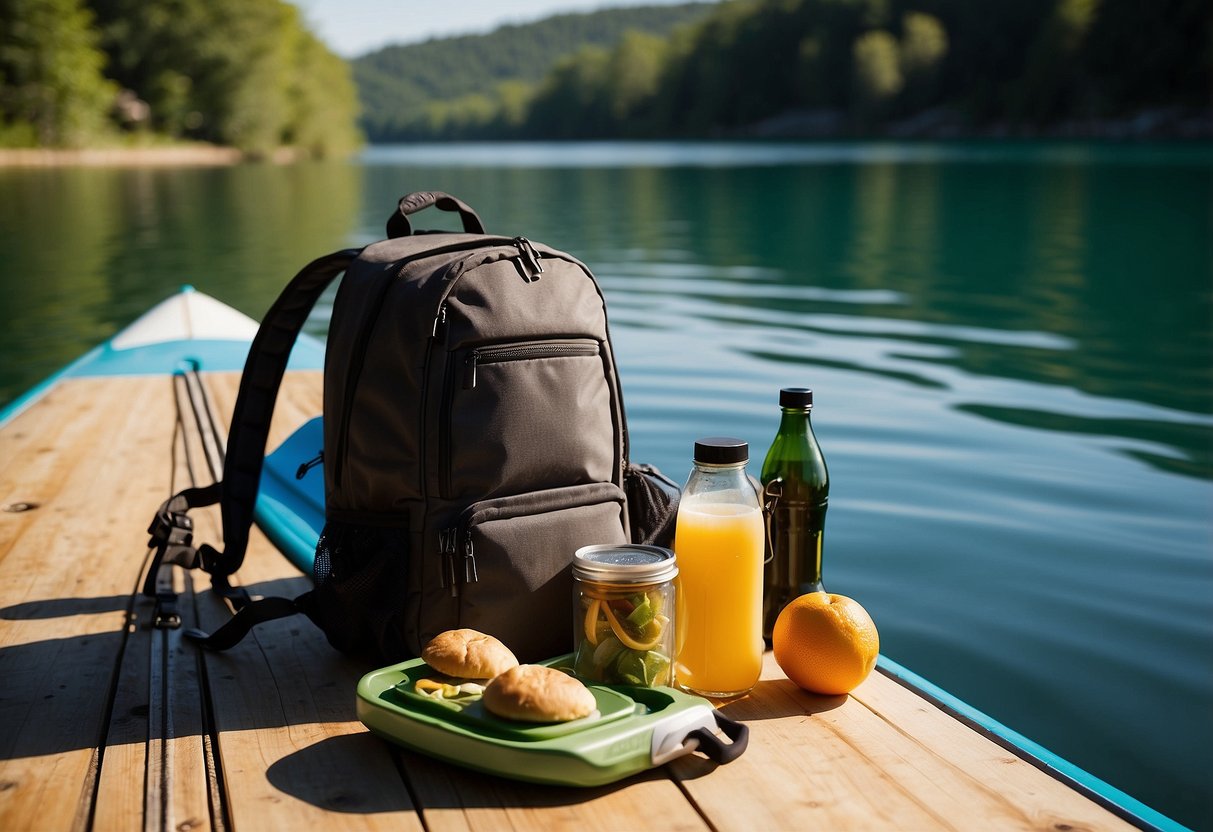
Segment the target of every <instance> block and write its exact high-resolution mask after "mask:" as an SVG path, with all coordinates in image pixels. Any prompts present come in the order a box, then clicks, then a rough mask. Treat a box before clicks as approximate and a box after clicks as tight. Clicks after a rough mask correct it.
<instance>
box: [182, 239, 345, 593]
mask: <svg viewBox="0 0 1213 832" xmlns="http://www.w3.org/2000/svg"><path fill="white" fill-rule="evenodd" d="M360 251H361V249H345V250H343V251H338V252H334V253H333V254H329V255H327V256H325V257H321V258H319V259H318V260H313V261H312V262H311V263H309V264H308V265H306V266H304V267H303V269H302V270H301V271H300V272H299V274H297V275H295V277H294V278H292V279H291V282H290V283H288V284H287V285H286V288H285V289H283V290H282V294H280V295H279V296H278V299H277V300H276V301H274V305H273V306H271V307H270V310H269V312H267V313H266V314H265V318H264V319H263V320H262V322H261V328H260V329H259V330H257V335H256V337H255V338H253V344H252V346H251V347H249V352H248V359H247V360H246V361H245V364H244V374H243V375H242V376H241V378H240V390H239V392H238V393H237V394H236V405H235V407H234V408H233V409H232V422H231V427H230V428H229V432H228V438H227V455H226V457H225V458H224V462H223V484H222V495H221V499H220V509H221V511H222V513H223V541H224V546H223V551H222V552H216V551H214V550H211V551H212V552H214V554H213V556H212V557H211V558H210V562H209V563H208V562H207V558H205V557H204V558H202V561H203V562H202V563H201V564H200V565H201V566H202V567H203V568H204V569H205V570H206V571H208V572H210V573H211V574H213V575H219V576H224V575H231V574H232V573H233V572H235V571H236V570H237V569H239V568H240V564H241V563H242V562H243V561H244V552H245V550H246V549H247V548H248V538H249V529H250V528H251V527H252V525H253V508H254V505H255V503H256V501H257V489H258V487H259V486H260V483H261V469H262V467H263V465H264V464H265V445H266V441H267V440H268V438H269V432H270V418H271V417H272V416H273V413H274V400H275V399H276V398H277V397H278V388H279V387H280V386H281V385H282V375H283V373H284V372H286V364H287V359H288V358H289V357H290V354H291V347H293V346H294V344H295V339H296V338H297V337H298V336H299V332H300V330H302V329H303V324H304V322H306V321H307V316H308V313H309V312H311V311H312V307H313V306H314V305H315V303H316V301H317V299H319V297H320V295H321V293H322V292H324V290H325V289H326V288H328V285H329V284H330V283H332V281H333V280H334V279H335V278H336V277H337V275H339V274H341V273H342V272H344V271H345V270H346V268H347V267H348V266H349V265H350V263H352V262H353V261H354V258H355V257H357V256H358V254H359V252H360Z"/></svg>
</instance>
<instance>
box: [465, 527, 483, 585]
mask: <svg viewBox="0 0 1213 832" xmlns="http://www.w3.org/2000/svg"><path fill="white" fill-rule="evenodd" d="M479 580H480V575H478V574H477V573H476V556H475V555H474V554H472V536H471V535H468V538H467V540H466V541H464V543H463V582H464V583H465V584H468V583H471V582H472V581H479Z"/></svg>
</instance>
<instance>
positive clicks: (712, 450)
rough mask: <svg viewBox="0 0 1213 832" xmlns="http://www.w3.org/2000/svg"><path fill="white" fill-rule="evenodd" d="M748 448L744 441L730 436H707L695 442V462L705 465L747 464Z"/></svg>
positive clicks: (748, 457)
mask: <svg viewBox="0 0 1213 832" xmlns="http://www.w3.org/2000/svg"><path fill="white" fill-rule="evenodd" d="M749 459H750V446H749V445H748V444H747V443H746V441H745V440H744V439H734V438H733V437H731V436H709V437H708V438H707V439H698V440H696V441H695V461H696V462H702V463H704V464H705V465H736V464H738V463H739V462H748V461H749Z"/></svg>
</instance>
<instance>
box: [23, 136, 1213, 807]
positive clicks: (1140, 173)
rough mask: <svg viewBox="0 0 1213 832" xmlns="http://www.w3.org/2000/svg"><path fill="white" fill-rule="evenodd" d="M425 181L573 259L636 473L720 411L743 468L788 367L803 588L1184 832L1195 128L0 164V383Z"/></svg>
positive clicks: (1195, 549)
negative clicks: (845, 607)
mask: <svg viewBox="0 0 1213 832" xmlns="http://www.w3.org/2000/svg"><path fill="white" fill-rule="evenodd" d="M430 189H436V190H446V191H449V192H451V193H454V194H456V195H458V196H460V197H462V198H463V199H465V200H466V201H468V202H470V203H471V204H472V205H473V206H474V207H475V208H476V209H477V210H478V211H479V212H480V214H481V216H482V217H483V218H484V220H485V222H486V225H487V226H488V228H489V230H490V231H494V232H502V233H505V234H509V235H514V234H522V235H526V236H528V237H531V238H533V239H538V240H542V241H544V242H547V243H549V244H551V245H554V246H556V247H558V248H563V249H566V250H568V251H571V252H573V253H574V254H576V255H577V256H579V257H580V258H581V259H582V260H584V261H585V262H587V263H588V264H589V265H590V266H591V267H592V268H593V269H594V271H595V272H596V274H597V275H598V277H599V279H600V281H601V283H602V285H603V287H604V290H605V293H606V296H607V300H608V304H609V310H610V314H611V321H612V332H613V337H614V341H615V348H616V352H617V354H618V358H619V361H620V364H621V371H622V376H623V382H624V396H625V403H626V406H627V411H628V417H629V425H630V429H631V436H632V447H633V457H634V458H635V459H637V460H640V461H648V462H652V463H655V464H656V465H658V466H659V467H660V468H662V469H663V470H664V471H666V472H667V473H669V474H671V475H673V476H674V477H675V478H676V479H680V480H681V479H683V478H685V476H686V473H687V471H688V469H689V464H690V456H691V446H692V443H693V441H694V440H695V438H697V437H699V436H703V435H709V434H720V433H727V434H733V435H737V436H741V437H743V438H746V439H748V440H749V441H750V443H751V446H752V449H753V450H752V453H753V455H754V456H755V457H759V458H760V457H761V455H762V454H763V453H765V449H766V446H767V444H768V442H769V441H770V438H771V437H772V436H773V435H774V432H775V427H776V424H777V422H778V413H779V411H778V405H777V395H778V390H779V388H780V387H781V386H810V387H812V388H814V390H815V391H816V405H817V406H816V409H815V410H814V425H815V427H816V431H817V436H818V439H819V440H820V442H821V444H822V446H823V448H824V450H825V453H826V456H827V459H828V461H829V466H830V474H831V484H832V494H831V509H830V514H829V522H828V526H827V534H826V546H825V582H826V585H827V587H828V588H829V589H830V590H831V591H834V592H840V593H843V594H846V595H851V596H853V597H855V598H857V599H859V600H860V601H861V602H862V603H863V604H864V605H865V606H866V607H867V608H868V610H869V611H870V612H871V613H872V615H873V617H874V618H875V620H876V622H877V624H878V625H879V627H880V633H881V647H882V650H883V652H884V653H885V654H886V655H888V656H889V657H890V658H892V659H894V660H896V661H898V662H900V663H902V664H904V665H906V666H908V667H909V668H910V669H912V670H914V671H916V672H917V673H919V674H921V675H922V676H925V677H926V678H928V679H930V680H931V681H933V682H935V683H937V684H938V685H940V686H942V687H943V688H945V689H947V690H948V691H950V692H952V693H954V694H955V695H957V696H959V697H960V698H962V699H964V700H966V701H967V702H969V703H971V704H973V705H975V706H976V707H978V708H980V709H982V710H984V711H986V712H987V713H989V714H990V715H992V716H993V717H995V718H996V719H998V720H1000V721H1002V722H1003V723H1005V724H1006V725H1008V726H1010V727H1012V728H1013V729H1015V730H1017V731H1019V732H1021V733H1023V734H1025V735H1027V736H1028V737H1030V738H1032V739H1034V740H1036V741H1038V742H1040V743H1041V744H1043V745H1045V746H1046V747H1048V748H1049V749H1051V750H1053V751H1054V752H1056V753H1058V754H1060V755H1061V756H1063V757H1065V758H1067V759H1069V760H1071V761H1072V762H1074V763H1076V764H1078V765H1080V766H1082V767H1084V768H1086V769H1087V770H1089V771H1091V772H1092V773H1094V774H1096V775H1097V776H1099V777H1102V778H1104V779H1105V780H1108V781H1109V782H1111V783H1112V784H1113V785H1116V786H1118V787H1120V788H1122V789H1124V790H1125V791H1127V792H1129V793H1130V794H1133V795H1134V796H1136V797H1138V798H1139V799H1141V800H1143V801H1144V802H1146V803H1147V804H1148V805H1150V806H1152V807H1154V808H1156V809H1158V810H1160V811H1163V812H1164V813H1167V814H1169V815H1171V816H1172V817H1174V818H1176V819H1177V820H1180V821H1182V822H1185V823H1187V824H1189V825H1192V826H1194V827H1197V828H1203V829H1211V828H1213V803H1211V797H1210V795H1211V794H1213V779H1211V775H1210V771H1211V770H1213V755H1211V753H1210V748H1213V517H1211V513H1213V247H1211V243H1210V239H1211V237H1210V231H1211V228H1213V208H1211V199H1213V148H1210V147H1209V146H1207V145H1203V146H1190V145H1189V146H1165V145H1140V146H1101V145H1087V144H1032V143H1025V144H1013V143H1008V144H1000V143H983V144H883V143H880V144H806V145H782V144H769V145H768V144H762V145H747V144H727V143H722V144H717V143H709V144H642V145H628V144H583V145H504V146H503V145H463V146H460V145H452V146H425V147H377V148H371V149H369V150H368V151H367V152H366V153H365V154H364V155H363V156H362V157H361V158H359V159H356V160H354V161H352V162H333V163H309V164H301V165H296V166H288V167H274V166H268V165H249V166H240V167H235V168H218V169H215V168H173V169H136V168H131V169H79V168H64V169H46V170H16V169H9V170H0V264H2V265H0V284H2V285H3V289H4V295H5V298H6V301H5V303H4V304H3V307H2V308H0V355H3V365H2V367H0V402H5V401H8V400H10V399H12V398H13V397H14V396H16V395H17V394H18V393H20V392H21V391H22V390H23V389H25V388H27V387H29V386H31V385H32V384H34V383H36V382H37V381H38V380H40V379H41V378H43V377H45V376H46V375H47V374H49V373H50V372H52V371H53V370H55V369H56V368H58V367H59V366H61V365H62V364H64V363H65V362H67V361H69V360H70V359H72V358H74V357H76V356H77V355H79V354H81V353H83V352H84V351H85V350H87V349H88V348H89V347H91V346H92V345H93V344H95V343H96V342H98V341H100V340H102V339H104V338H106V337H107V336H109V335H110V334H112V333H113V332H114V331H115V330H116V329H118V328H119V327H121V326H123V325H124V324H126V323H128V322H129V321H130V320H132V319H133V318H134V317H136V316H137V315H138V314H139V313H140V312H142V311H143V310H145V309H146V308H147V307H148V306H150V305H151V304H152V303H153V302H154V301H157V300H159V299H161V298H162V297H164V296H166V295H167V294H169V293H171V292H172V291H174V290H175V289H176V287H177V286H178V285H180V284H182V283H192V284H194V285H195V286H197V287H198V288H199V289H201V290H203V291H205V292H208V293H210V294H212V295H215V296H216V297H218V298H220V299H221V300H224V301H226V302H228V303H230V304H232V305H234V306H236V307H238V308H240V309H242V310H243V311H245V312H247V313H248V314H250V315H253V316H254V317H259V316H260V315H261V314H262V313H263V312H264V310H265V309H266V308H267V307H268V306H269V304H270V302H271V301H272V300H273V299H274V297H275V296H276V294H277V292H278V290H279V289H280V288H281V287H282V285H283V284H284V283H285V282H286V280H287V279H288V278H289V277H290V276H291V275H292V274H293V273H294V272H295V271H296V270H297V269H298V268H299V267H300V266H302V265H303V264H304V263H306V262H307V261H309V260H310V259H312V258H313V257H315V256H317V255H320V254H323V253H326V252H327V251H329V250H330V249H334V248H340V247H345V246H347V245H350V244H362V243H366V242H371V241H373V240H375V239H378V238H380V237H381V236H382V233H383V232H382V229H383V222H384V220H385V219H386V216H387V214H388V213H389V211H390V210H391V209H392V207H393V206H394V205H395V203H396V200H397V199H398V198H399V197H400V196H401V195H402V194H403V193H405V192H407V191H411V190H430ZM429 214H430V216H429V217H424V219H427V220H432V221H431V222H422V223H421V224H422V226H423V227H424V226H426V225H431V226H433V225H440V226H444V227H451V222H450V221H449V219H448V218H449V216H450V215H443V214H440V213H436V212H429ZM324 316H325V310H324V309H321V310H319V311H318V313H317V314H316V315H315V316H314V320H313V321H312V324H311V329H312V331H313V332H315V333H317V334H323V331H324V325H325V324H324ZM757 467H758V465H757V463H755V464H753V465H752V467H751V470H752V472H754V473H756V472H757ZM810 787H811V784H806V788H810Z"/></svg>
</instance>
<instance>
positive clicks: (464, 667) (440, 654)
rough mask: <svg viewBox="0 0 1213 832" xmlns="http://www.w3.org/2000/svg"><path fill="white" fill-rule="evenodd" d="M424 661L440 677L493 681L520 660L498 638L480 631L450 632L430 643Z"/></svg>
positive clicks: (440, 635) (436, 637) (425, 650)
mask: <svg viewBox="0 0 1213 832" xmlns="http://www.w3.org/2000/svg"><path fill="white" fill-rule="evenodd" d="M421 658H422V660H423V661H424V662H425V663H426V664H428V665H429V666H430V667H432V668H434V669H435V670H437V671H438V672H439V673H445V674H446V675H447V676H455V677H458V678H460V679H492V678H493V677H494V676H496V675H498V674H499V673H504V672H505V671H507V670H509V669H510V668H511V667H517V666H518V659H516V658H514V654H513V653H511V652H510V648H508V647H506V646H505V645H504V644H502V643H501V642H500V641H498V640H497V639H496V638H494V637H493V636H490V635H486V634H485V633H482V632H479V631H477V630H468V629H463V630H447V631H446V632H444V633H439V634H438V635H436V636H434V637H433V638H432V639H430V643H429V644H427V645H426V646H425V648H424V649H423V650H422V651H421Z"/></svg>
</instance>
